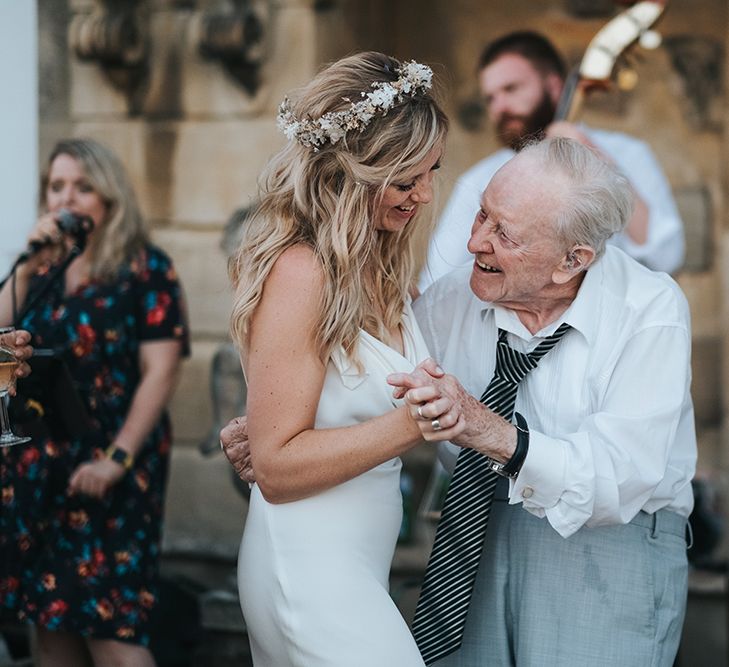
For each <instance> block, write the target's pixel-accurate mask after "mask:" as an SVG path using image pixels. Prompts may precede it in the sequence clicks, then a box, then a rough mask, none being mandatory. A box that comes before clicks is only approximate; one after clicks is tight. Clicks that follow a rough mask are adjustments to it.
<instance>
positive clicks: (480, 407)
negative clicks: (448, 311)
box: [387, 358, 516, 463]
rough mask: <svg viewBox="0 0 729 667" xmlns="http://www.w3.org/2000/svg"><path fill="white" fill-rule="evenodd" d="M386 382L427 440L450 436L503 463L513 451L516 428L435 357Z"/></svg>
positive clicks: (457, 443)
mask: <svg viewBox="0 0 729 667" xmlns="http://www.w3.org/2000/svg"><path fill="white" fill-rule="evenodd" d="M387 382H388V384H390V385H391V386H393V387H395V389H394V391H393V396H394V397H395V398H401V399H403V400H404V401H405V403H406V405H407V407H408V411H409V414H410V416H411V417H412V418H413V420H414V421H415V423H416V424H417V426H418V428H419V429H420V433H421V435H422V437H423V439H424V440H426V441H429V442H432V441H437V440H450V441H451V442H452V443H454V444H456V445H459V446H461V447H467V448H469V449H475V450H477V451H479V452H481V453H482V454H484V455H486V456H488V457H490V458H492V459H494V460H496V461H499V462H502V463H503V462H505V461H508V460H509V458H511V455H512V454H513V453H514V449H515V447H516V429H515V428H514V427H513V426H512V425H511V424H510V423H509V422H507V421H506V420H504V419H503V418H501V417H500V416H499V415H497V414H496V413H495V412H493V411H492V410H490V409H489V408H488V407H486V406H485V405H484V404H483V403H481V402H480V401H479V400H478V399H476V398H475V397H474V396H472V395H471V394H469V393H468V392H467V391H466V390H465V389H464V387H463V385H462V384H461V383H460V382H459V380H458V378H456V377H455V376H453V375H449V374H447V373H445V371H443V369H442V368H441V367H440V366H438V364H437V363H436V362H435V361H434V360H433V359H430V358H428V359H425V360H424V361H422V362H421V363H420V364H418V365H417V366H416V368H415V369H414V370H413V372H412V373H393V374H391V375H388V377H387Z"/></svg>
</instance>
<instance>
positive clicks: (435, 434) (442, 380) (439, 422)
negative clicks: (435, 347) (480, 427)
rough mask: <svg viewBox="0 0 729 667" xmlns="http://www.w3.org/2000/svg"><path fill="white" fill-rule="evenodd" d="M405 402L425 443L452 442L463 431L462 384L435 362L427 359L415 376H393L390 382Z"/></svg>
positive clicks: (413, 374) (419, 365)
mask: <svg viewBox="0 0 729 667" xmlns="http://www.w3.org/2000/svg"><path fill="white" fill-rule="evenodd" d="M387 382H388V384H390V385H392V386H393V387H395V390H394V391H393V396H394V397H395V398H402V399H404V400H405V402H406V404H407V406H408V412H409V414H410V416H411V418H412V419H414V420H415V423H416V424H417V425H418V428H419V429H420V433H421V434H422V437H423V439H424V440H427V441H431V442H432V441H438V440H452V439H454V438H456V437H457V436H458V435H459V434H460V433H461V432H462V431H463V426H464V424H463V419H462V417H461V411H462V409H461V392H465V390H464V389H463V387H461V384H460V383H459V382H458V380H457V379H456V378H455V377H454V376H452V375H447V374H445V373H444V372H443V369H442V368H440V366H438V364H436V362H435V361H434V360H433V359H430V358H428V359H425V360H424V361H423V362H421V363H420V364H418V366H417V367H416V368H415V370H414V371H413V372H412V373H393V374H392V375H389V376H388V378H387Z"/></svg>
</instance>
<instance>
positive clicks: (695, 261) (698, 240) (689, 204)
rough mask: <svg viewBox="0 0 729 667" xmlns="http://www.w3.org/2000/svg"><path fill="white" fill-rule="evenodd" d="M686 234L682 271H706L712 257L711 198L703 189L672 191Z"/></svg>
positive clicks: (692, 188)
mask: <svg viewBox="0 0 729 667" xmlns="http://www.w3.org/2000/svg"><path fill="white" fill-rule="evenodd" d="M674 196H675V198H676V205H677V206H678V210H679V212H680V214H681V219H682V220H683V224H684V232H685V234H686V261H685V262H684V266H683V270H684V271H706V270H707V269H709V267H710V264H711V261H712V259H713V257H714V253H713V247H712V246H713V222H714V220H713V218H712V209H711V197H710V195H709V192H708V190H707V189H706V188H705V187H691V188H678V189H676V190H675V191H674Z"/></svg>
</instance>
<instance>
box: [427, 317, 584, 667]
mask: <svg viewBox="0 0 729 667" xmlns="http://www.w3.org/2000/svg"><path fill="white" fill-rule="evenodd" d="M569 328H570V325H569V324H567V323H564V324H562V325H561V326H560V327H559V328H558V329H557V330H556V331H555V332H554V333H553V334H552V335H551V336H549V337H548V338H546V339H545V340H544V341H542V342H541V343H540V344H539V345H538V346H537V347H536V348H535V349H534V350H533V351H532V352H530V353H529V354H523V353H521V352H517V351H516V350H513V349H511V348H510V347H509V345H508V344H507V342H506V331H504V330H503V329H499V340H498V343H497V345H496V370H495V371H494V376H493V378H492V379H491V382H489V385H488V387H486V390H485V391H484V393H483V395H482V396H481V402H482V403H483V404H484V405H486V406H487V407H489V408H491V410H493V411H494V412H495V413H496V414H498V415H499V416H501V417H503V418H504V419H506V420H507V421H511V418H512V416H513V414H514V405H515V403H516V392H517V388H518V386H519V382H521V380H523V379H524V377H526V375H527V373H529V371H531V370H533V369H534V368H536V367H537V363H538V362H539V360H540V359H541V358H542V357H543V356H544V355H545V354H547V352H549V350H551V349H552V348H553V347H554V346H555V345H556V344H557V343H558V342H559V341H560V339H561V338H562V336H564V334H565V333H566V332H567V330H568V329H569ZM488 464H489V459H488V458H487V457H486V456H484V455H482V454H479V453H478V452H477V451H476V450H474V449H462V450H461V452H460V454H459V455H458V461H457V462H456V468H455V470H454V472H453V477H452V479H451V483H450V486H449V487H448V493H447V495H446V499H445V503H444V505H443V511H442V513H441V518H440V521H439V523H438V528H437V530H436V534H435V542H434V544H433V550H432V551H431V554H430V560H429V561H428V567H427V569H426V571H425V579H424V581H423V586H422V588H421V591H420V599H419V600H418V606H417V609H416V611H415V619H414V621H413V635H414V637H415V641H416V642H417V644H418V648H419V649H420V652H421V654H422V656H423V660H424V661H425V664H426V665H430V664H432V663H434V662H435V661H436V660H439V659H440V658H443V657H445V656H446V655H448V654H449V653H452V652H453V651H455V650H456V649H458V648H459V647H460V645H461V642H462V640H463V629H464V627H465V625H466V615H467V613H468V605H469V603H470V601H471V593H472V591H473V584H474V581H475V580H476V572H477V571H478V563H479V561H480V559H481V550H482V548H483V541H484V535H485V534H486V525H487V523H488V519H489V513H490V512H491V500H492V499H493V496H494V488H495V487H496V482H497V481H498V479H499V477H500V476H499V475H497V474H496V473H495V472H494V471H493V470H491V468H490V467H489V465H488Z"/></svg>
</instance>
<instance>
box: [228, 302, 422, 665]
mask: <svg viewBox="0 0 729 667" xmlns="http://www.w3.org/2000/svg"><path fill="white" fill-rule="evenodd" d="M402 331H403V342H404V347H405V350H404V352H405V356H404V357H403V356H402V355H400V354H399V353H398V352H396V351H395V350H393V349H392V348H389V347H387V346H386V345H385V344H383V343H382V342H380V341H379V340H377V339H375V338H373V337H372V336H370V335H369V334H367V333H365V332H362V333H361V334H360V340H359V355H360V360H361V362H362V364H363V366H364V369H365V370H364V373H362V374H360V373H358V372H357V369H356V367H355V366H354V365H352V364H350V363H349V362H348V361H347V360H346V357H345V356H344V353H343V352H341V351H340V352H339V353H338V354H335V355H333V358H332V360H331V361H330V362H329V365H328V367H327V372H326V378H325V381H324V387H323V389H322V394H321V398H320V400H319V406H318V409H317V414H316V428H337V427H344V426H350V425H354V424H358V423H360V422H363V421H365V420H367V419H370V418H372V417H376V416H378V415H381V414H384V413H385V412H387V411H388V410H391V409H393V407H394V406H395V405H397V402H396V401H394V399H393V398H392V388H391V387H390V386H389V385H388V384H387V383H386V381H385V378H386V377H387V375H388V374H389V373H394V372H396V371H408V372H409V371H411V370H412V368H413V367H414V366H415V365H416V364H417V363H418V362H420V361H422V360H423V359H424V358H425V357H427V356H428V350H427V348H426V345H425V342H424V341H423V339H422V336H421V334H420V331H419V329H418V327H417V324H416V323H415V319H414V317H413V314H412V311H411V309H410V307H409V306H407V307H406V312H405V315H404V320H403V326H402ZM343 437H346V436H344V435H343ZM400 467H401V463H400V459H399V458H394V459H391V460H390V461H386V462H385V463H382V464H381V465H379V466H377V467H376V468H373V469H372V470H370V471H368V472H366V473H364V474H362V475H360V476H359V477H356V478H354V479H352V480H350V481H348V482H345V483H344V484H340V485H339V486H336V487H334V488H332V489H329V490H327V491H324V492H323V493H319V494H317V495H315V496H312V497H310V498H306V499H304V500H299V501H296V502H291V503H285V504H280V505H272V504H270V503H268V502H266V500H265V499H264V498H263V496H262V495H261V492H260V490H259V489H258V487H257V486H256V485H253V487H252V490H251V499H250V507H249V510H248V516H247V519H246V524H245V530H244V533H243V539H242V541H241V545H240V553H239V557H238V591H239V596H240V603H241V608H242V610H243V615H244V616H245V620H246V626H247V629H248V634H249V638H250V642H251V650H252V653H253V662H254V664H255V665H256V667H289V666H291V667H293V666H296V667H325V666H326V667H358V666H361V667H416V666H418V667H422V666H423V661H422V659H421V657H420V653H419V652H418V649H417V647H416V645H415V642H414V640H413V638H412V636H411V634H410V631H409V629H408V627H407V624H406V623H405V621H404V620H403V618H402V616H401V615H400V612H399V611H398V609H397V607H396V606H395V604H394V603H393V601H392V599H391V598H390V596H389V594H388V577H389V572H390V564H391V561H392V557H393V553H394V551H395V543H396V540H397V536H398V532H399V529H400V522H401V519H402V499H401V495H400Z"/></svg>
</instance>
